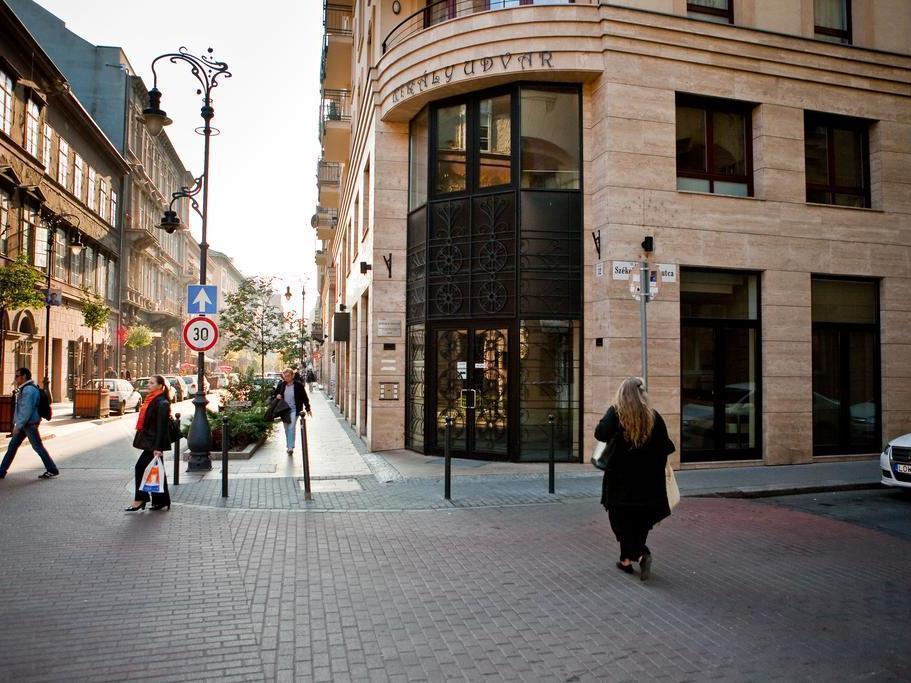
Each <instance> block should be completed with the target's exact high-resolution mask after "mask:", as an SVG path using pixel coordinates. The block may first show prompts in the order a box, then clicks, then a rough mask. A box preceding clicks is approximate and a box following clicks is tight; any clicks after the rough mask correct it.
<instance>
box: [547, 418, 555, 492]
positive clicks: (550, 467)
mask: <svg viewBox="0 0 911 683" xmlns="http://www.w3.org/2000/svg"><path fill="white" fill-rule="evenodd" d="M547 423H548V424H549V425H550V455H549V456H548V459H547V492H548V493H553V492H554V467H555V460H554V414H553V413H550V414H549V415H548V416H547Z"/></svg>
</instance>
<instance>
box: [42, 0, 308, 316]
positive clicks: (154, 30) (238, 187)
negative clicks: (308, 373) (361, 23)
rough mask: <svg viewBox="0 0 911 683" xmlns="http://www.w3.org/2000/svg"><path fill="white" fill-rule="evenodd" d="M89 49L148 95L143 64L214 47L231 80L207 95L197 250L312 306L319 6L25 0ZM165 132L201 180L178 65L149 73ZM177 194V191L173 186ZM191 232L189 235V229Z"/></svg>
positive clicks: (192, 87) (198, 141)
mask: <svg viewBox="0 0 911 683" xmlns="http://www.w3.org/2000/svg"><path fill="white" fill-rule="evenodd" d="M37 2H38V3H39V4H41V5H42V6H43V7H45V8H46V9H47V10H49V11H51V12H53V13H54V14H55V15H57V16H58V17H60V18H61V19H62V20H63V21H65V22H66V24H67V28H69V29H70V30H71V31H73V32H75V33H77V34H78V35H80V36H81V37H83V38H84V39H86V40H88V41H89V42H92V43H94V44H95V45H116V46H119V47H122V48H123V50H124V52H125V53H126V55H127V57H128V59H129V60H130V63H131V64H132V65H133V68H134V69H135V70H136V71H137V72H138V74H139V75H140V76H142V78H143V80H144V81H145V83H146V86H147V87H149V88H151V87H152V70H151V63H152V60H153V59H154V58H155V57H157V56H158V55H160V54H163V53H165V52H176V51H177V49H178V48H179V47H181V46H186V47H187V49H189V50H190V52H192V53H193V54H195V55H200V54H205V51H206V49H207V48H209V47H212V48H214V50H215V52H214V55H213V56H214V57H215V58H216V59H219V60H221V61H225V62H227V63H228V66H229V68H230V71H231V73H232V74H233V76H232V77H231V78H228V79H224V78H223V79H221V80H220V82H219V85H218V87H217V88H215V90H214V91H213V93H212V98H213V106H214V107H215V118H214V120H213V122H212V125H213V126H215V127H217V128H219V129H220V130H221V135H219V136H217V137H213V138H212V150H211V157H210V158H211V161H210V164H211V187H210V194H209V234H208V241H209V245H210V246H211V248H213V249H217V250H218V251H222V252H224V253H226V254H228V256H230V257H231V258H233V259H234V263H235V264H236V265H237V267H238V268H239V269H240V270H241V272H243V273H244V275H257V274H264V275H274V276H277V277H278V278H280V280H276V282H275V286H276V288H277V289H279V288H280V291H281V292H284V291H285V286H286V285H290V286H291V291H292V292H293V293H294V299H293V300H292V305H293V308H294V310H295V311H298V312H299V311H300V291H301V286H302V285H303V284H304V278H307V277H309V280H308V281H307V282H306V288H307V313H308V317H309V313H310V310H311V308H312V307H313V305H314V303H315V302H316V296H317V292H316V291H315V290H316V277H315V275H316V273H315V266H314V263H313V252H314V248H315V234H314V230H313V229H312V228H311V227H310V216H311V215H312V214H313V212H314V210H315V207H316V161H317V159H318V157H319V151H320V149H319V140H318V133H317V119H318V113H319V111H318V110H319V96H320V83H319V62H320V53H321V39H322V4H323V3H322V2H321V0H259V1H258V2H257V3H255V5H245V4H234V3H230V2H199V1H197V0H156V2H154V3H151V4H150V3H148V2H140V1H139V0H37ZM156 70H157V71H158V79H159V80H158V87H159V89H160V90H161V92H162V100H161V108H162V109H164V110H165V111H167V112H168V116H169V117H170V118H171V119H173V120H174V123H173V124H172V125H171V126H169V127H168V128H167V129H166V131H167V134H168V136H169V137H170V139H171V142H172V143H173V144H174V146H175V148H176V149H177V152H178V154H180V157H181V159H182V160H183V162H184V165H185V166H186V167H187V169H188V170H189V171H190V172H191V173H193V175H199V174H200V173H201V172H202V157H203V137H202V136H201V135H197V134H195V133H194V129H195V128H196V127H198V126H200V125H201V124H202V119H201V118H200V116H199V108H200V106H201V105H202V101H201V97H200V96H198V95H196V89H197V88H198V85H199V84H198V83H197V81H196V79H195V78H194V77H193V76H192V74H191V73H190V68H189V65H187V64H184V63H178V64H170V63H169V62H168V61H167V60H162V61H160V62H159V63H158V65H157V66H156ZM175 189H177V188H175ZM194 234H196V235H197V238H198V232H196V231H194Z"/></svg>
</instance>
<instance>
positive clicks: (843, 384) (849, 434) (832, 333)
mask: <svg viewBox="0 0 911 683" xmlns="http://www.w3.org/2000/svg"><path fill="white" fill-rule="evenodd" d="M878 294H879V285H878V283H877V282H876V281H874V280H849V279H835V278H826V277H814V278H813V284H812V315H813V454H814V455H843V454H848V453H850V454H856V453H874V452H878V451H879V448H880V446H881V445H882V443H881V442H880V440H879V437H880V426H881V423H882V416H881V406H880V399H879V396H880V370H879V368H880V358H879V348H880V347H879V344H880V339H879V296H878Z"/></svg>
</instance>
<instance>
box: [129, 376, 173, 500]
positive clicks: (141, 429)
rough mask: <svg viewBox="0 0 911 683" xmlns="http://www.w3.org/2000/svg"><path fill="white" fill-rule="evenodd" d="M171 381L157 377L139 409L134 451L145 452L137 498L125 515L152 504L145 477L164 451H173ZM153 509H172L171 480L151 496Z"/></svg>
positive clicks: (139, 466)
mask: <svg viewBox="0 0 911 683" xmlns="http://www.w3.org/2000/svg"><path fill="white" fill-rule="evenodd" d="M167 386H168V384H167V382H165V379H164V377H162V376H161V375H155V376H154V377H152V379H151V380H149V393H148V395H147V396H146V400H145V401H144V402H143V404H142V408H141V409H140V410H139V419H137V420H136V436H135V437H134V438H133V448H138V449H140V450H141V451H142V453H141V454H140V456H139V460H137V461H136V468H135V469H136V495H135V497H134V498H133V504H132V505H131V506H130V507H128V508H126V509H125V510H124V511H125V512H136V511H137V510H144V509H145V506H146V503H147V502H148V501H149V495H150V494H148V493H146V492H145V491H140V490H139V487H140V486H141V485H142V476H143V475H144V474H145V471H146V467H148V466H149V463H150V462H152V459H153V458H154V457H155V456H156V455H157V456H160V455H161V453H162V451H169V450H171V430H170V422H171V403H170V401H168V390H167ZM151 499H152V509H153V510H161V509H163V508H168V510H170V509H171V496H170V494H169V493H168V480H167V478H166V479H165V482H164V493H153V494H151Z"/></svg>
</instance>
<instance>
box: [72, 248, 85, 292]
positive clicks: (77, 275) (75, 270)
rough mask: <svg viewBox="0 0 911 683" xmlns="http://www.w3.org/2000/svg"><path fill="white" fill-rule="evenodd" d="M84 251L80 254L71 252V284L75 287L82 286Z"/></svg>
mask: <svg viewBox="0 0 911 683" xmlns="http://www.w3.org/2000/svg"><path fill="white" fill-rule="evenodd" d="M84 251H85V250H84V249H83V250H82V251H80V252H79V253H78V254H74V253H73V252H72V251H71V252H70V284H71V285H73V286H74V287H81V286H82V256H83V252H84Z"/></svg>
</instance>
